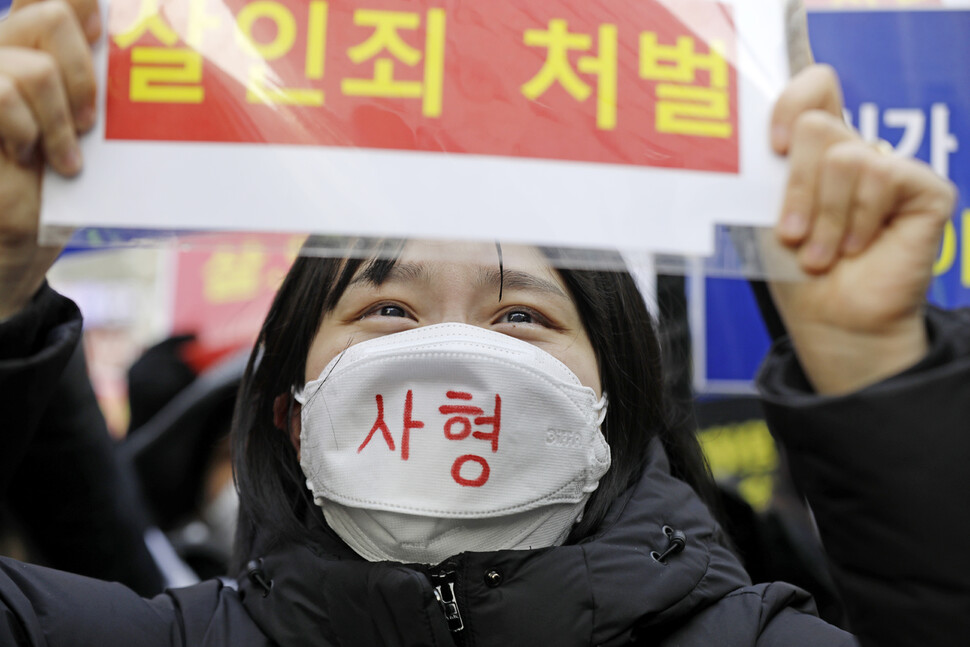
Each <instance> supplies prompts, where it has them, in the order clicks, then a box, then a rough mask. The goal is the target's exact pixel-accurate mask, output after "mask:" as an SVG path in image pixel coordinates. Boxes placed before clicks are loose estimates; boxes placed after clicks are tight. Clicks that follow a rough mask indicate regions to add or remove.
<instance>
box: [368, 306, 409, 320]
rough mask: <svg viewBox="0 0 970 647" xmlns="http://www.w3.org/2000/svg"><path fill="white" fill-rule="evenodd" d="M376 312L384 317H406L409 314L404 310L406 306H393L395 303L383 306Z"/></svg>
mask: <svg viewBox="0 0 970 647" xmlns="http://www.w3.org/2000/svg"><path fill="white" fill-rule="evenodd" d="M376 314H378V315H380V316H382V317H406V316H408V315H407V313H406V312H404V308H402V307H401V306H393V305H387V306H381V307H380V308H379V309H378V310H377V312H376Z"/></svg>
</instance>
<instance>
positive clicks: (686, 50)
mask: <svg viewBox="0 0 970 647" xmlns="http://www.w3.org/2000/svg"><path fill="white" fill-rule="evenodd" d="M720 49H723V45H722V44H721V43H720V42H718V41H712V42H711V43H710V53H708V54H698V53H697V52H696V51H695V43H694V39H693V38H691V37H690V36H680V37H678V38H677V43H676V44H675V45H660V44H658V43H657V34H655V33H654V32H643V33H642V34H640V78H642V79H650V80H653V81H670V82H673V83H693V82H694V80H695V77H696V75H697V70H698V69H701V70H707V71H708V72H709V73H710V77H711V82H710V87H713V88H726V87H727V84H728V67H727V61H725V60H724V57H723V56H722V55H721V54H720V52H719V51H718V50H720ZM665 62H666V63H667V64H664V63H665ZM670 63H672V65H671V64H670Z"/></svg>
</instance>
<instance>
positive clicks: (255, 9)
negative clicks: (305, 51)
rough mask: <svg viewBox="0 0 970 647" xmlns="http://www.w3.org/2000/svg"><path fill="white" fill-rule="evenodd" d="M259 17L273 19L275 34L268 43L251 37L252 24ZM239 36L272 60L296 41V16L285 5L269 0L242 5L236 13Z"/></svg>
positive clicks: (286, 50)
mask: <svg viewBox="0 0 970 647" xmlns="http://www.w3.org/2000/svg"><path fill="white" fill-rule="evenodd" d="M260 18H266V19H269V20H271V21H273V24H274V25H275V26H276V36H275V37H274V38H273V40H271V41H270V42H268V43H260V42H259V41H257V40H256V39H255V38H254V37H253V25H254V24H255V23H256V21H257V20H259V19H260ZM236 24H237V26H238V27H239V32H238V34H239V36H240V38H242V39H244V42H245V44H247V45H249V46H250V47H252V48H253V49H254V50H255V51H256V53H257V54H259V56H261V57H262V58H263V60H266V61H272V60H275V59H277V58H280V57H281V56H283V55H285V54H286V53H287V52H289V51H290V50H291V49H293V43H295V42H296V18H294V17H293V14H292V13H291V12H290V10H289V9H287V8H286V7H285V6H283V5H282V4H280V3H279V2H272V1H271V0H258V1H257V2H251V3H249V4H247V5H246V6H245V7H243V8H242V9H241V10H240V11H239V13H238V14H237V15H236Z"/></svg>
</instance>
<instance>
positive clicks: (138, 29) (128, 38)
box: [112, 0, 179, 49]
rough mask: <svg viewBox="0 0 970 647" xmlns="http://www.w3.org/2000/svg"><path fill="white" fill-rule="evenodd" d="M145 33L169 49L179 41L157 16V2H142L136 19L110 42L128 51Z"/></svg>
mask: <svg viewBox="0 0 970 647" xmlns="http://www.w3.org/2000/svg"><path fill="white" fill-rule="evenodd" d="M146 33H150V34H151V35H152V36H154V37H155V38H157V39H158V40H159V41H161V43H162V44H163V45H168V46H169V47H171V46H172V45H174V44H175V43H177V42H178V40H179V37H178V34H176V33H175V31H174V30H173V29H172V27H171V26H170V25H169V24H168V23H166V22H165V21H164V20H163V19H162V17H161V16H160V15H159V10H158V0H142V2H141V5H140V7H139V10H138V17H137V18H136V19H135V21H134V22H133V23H132V24H131V26H130V27H128V29H125V30H124V31H122V32H119V33H117V34H115V36H114V37H113V39H112V40H114V42H115V44H116V45H118V47H120V48H121V49H128V48H129V47H131V46H132V45H134V44H135V43H136V42H137V41H138V40H139V39H140V38H141V37H142V36H144V35H145V34H146Z"/></svg>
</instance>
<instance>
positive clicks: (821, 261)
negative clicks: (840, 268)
mask: <svg viewBox="0 0 970 647" xmlns="http://www.w3.org/2000/svg"><path fill="white" fill-rule="evenodd" d="M829 254H830V252H829V246H828V245H826V244H825V243H811V244H809V245H808V247H806V248H805V256H804V259H805V261H806V262H807V263H808V264H809V265H814V266H819V265H825V264H826V263H828V260H829Z"/></svg>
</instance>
